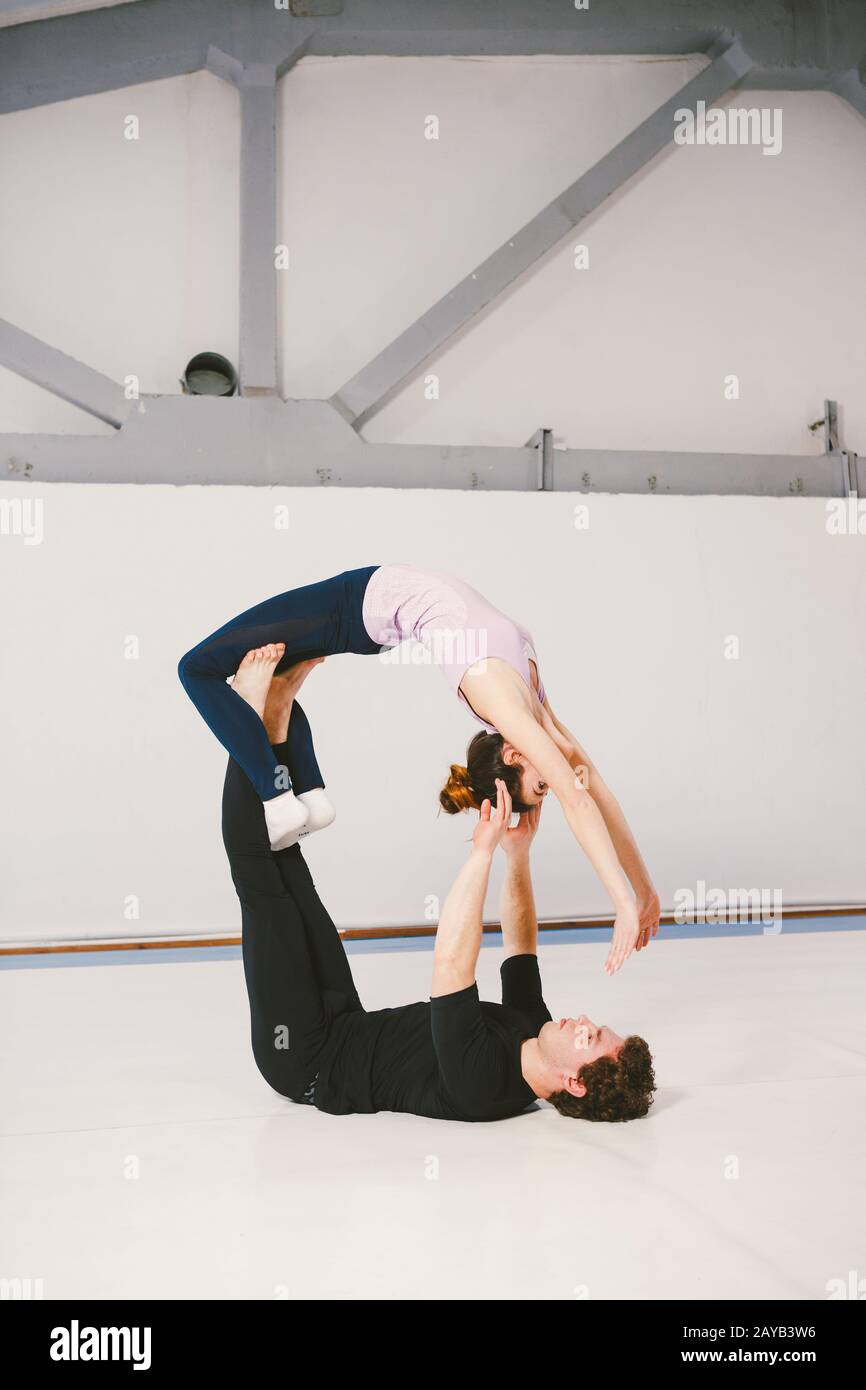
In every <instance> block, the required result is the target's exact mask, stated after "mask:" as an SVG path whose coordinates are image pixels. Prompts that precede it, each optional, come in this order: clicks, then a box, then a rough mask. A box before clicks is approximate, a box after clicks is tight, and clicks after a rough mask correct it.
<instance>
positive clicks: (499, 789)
mask: <svg viewBox="0 0 866 1390" xmlns="http://www.w3.org/2000/svg"><path fill="white" fill-rule="evenodd" d="M510 820H511V797H510V796H509V795H508V788H507V787H506V785H505V783H504V782H503V781H502V779H501V778H499V777H497V778H496V806H495V807H494V808H491V805H490V802H489V801H484V802H483V803H482V806H481V810H480V811H479V812H478V824H477V825H476V827H475V832H474V834H473V836H472V844H473V845H474V847H475V848H476V849H480V850H483V851H484V853H485V854H492V853H493V851H494V850H495V849H496V846H497V845H498V844H499V843H500V842H501V840H502V837H503V835H504V834H505V832H506V830H507V829H508V824H509V822H510Z"/></svg>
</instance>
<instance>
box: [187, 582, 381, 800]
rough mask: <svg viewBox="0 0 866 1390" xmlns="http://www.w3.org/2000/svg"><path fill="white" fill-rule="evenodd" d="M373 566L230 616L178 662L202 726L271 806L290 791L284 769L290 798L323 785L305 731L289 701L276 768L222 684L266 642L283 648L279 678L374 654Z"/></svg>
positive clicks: (250, 720) (249, 716)
mask: <svg viewBox="0 0 866 1390" xmlns="http://www.w3.org/2000/svg"><path fill="white" fill-rule="evenodd" d="M378 568H379V566H378V565H366V566H365V567H364V568H363V569H356V570H344V572H343V573H342V574H337V575H334V577H333V578H332V579H323V580H321V581H320V582H319V583H318V584H305V585H304V586H303V587H302V588H300V589H290V590H289V591H288V592H287V593H285V594H277V596H276V598H270V599H267V600H266V602H265V603H259V604H257V605H256V607H255V608H248V609H247V611H246V612H245V613H241V614H239V615H238V617H237V618H232V620H231V622H229V623H226V624H225V626H224V627H221V628H218V629H217V631H216V632H212V633H211V635H210V637H206V638H205V639H204V641H203V642H199V644H198V646H197V647H193V648H192V650H191V651H188V652H187V653H186V655H185V656H183V657H181V659H180V662H179V664H178V668H177V673H178V675H179V676H180V679H181V683H182V685H183V688H184V690H185V691H186V693H187V695H188V696H189V698H190V699H191V700H192V702H193V704H194V705H195V707H196V709H197V710H198V712H199V714H200V715H201V717H202V718H203V719H204V721H205V723H206V724H207V725H208V728H210V729H211V731H212V732H213V733H214V734H216V736H217V738H218V739H219V741H220V743H221V744H222V745H223V747H224V748H225V749H226V750H227V752H228V753H229V754H230V755H231V757H233V758H234V760H235V761H236V762H237V763H238V764H239V765H240V767H241V768H243V770H244V772H245V773H246V775H247V777H248V778H249V780H250V782H251V783H252V784H253V786H254V787H255V789H256V792H257V793H258V795H259V796H260V797H261V799H262V801H271V800H272V799H273V798H274V797H275V796H280V795H281V794H282V793H283V792H285V791H288V790H289V788H288V787H287V786H286V771H285V768H286V767H288V771H289V776H290V777H291V789H292V790H293V791H294V792H296V793H301V792H305V791H310V789H311V788H312V787H322V786H324V782H323V780H322V774H321V771H320V769H319V765H318V763H317V761H316V754H315V750H314V748H313V738H312V734H311V733H310V726H309V724H308V722H307V718H306V715H305V714H304V712H303V710H302V709H301V708H300V706H299V705H298V703H297V701H295V702H294V703H293V705H292V713H291V716H290V720H289V734H288V739H287V743H286V745H283V747H284V749H285V752H286V758H287V762H286V764H285V765H282V764H275V762H274V754H273V750H272V748H271V745H270V743H269V742H268V736H267V734H266V733H265V726H264V724H263V723H262V721H261V719H260V718H259V716H258V715H257V714H256V712H255V710H254V709H253V708H252V706H251V705H248V704H247V702H246V700H243V699H242V698H241V696H240V695H238V694H237V693H236V691H234V690H232V688H231V686H230V685H227V684H226V678H227V677H228V676H232V675H234V673H235V671H236V670H237V669H238V666H239V665H240V663H241V661H242V659H243V657H244V656H245V655H246V653H247V652H248V651H251V650H252V648H253V647H264V646H266V645H267V643H269V642H285V644H286V650H285V655H284V656H283V657H282V659H281V660H280V663H279V665H278V666H277V672H278V673H279V672H281V671H285V670H287V669H288V667H289V666H294V665H295V664H296V663H297V662H299V661H306V660H307V659H308V658H310V657H314V656H333V655H334V654H335V653H337V652H355V653H357V654H359V655H361V656H373V655H375V654H376V653H377V652H379V651H380V650H381V648H380V646H379V644H378V643H377V642H373V641H372V640H371V638H370V637H369V636H368V634H367V630H366V628H365V627H364V621H363V617H362V606H363V602H364V593H365V591H366V588H367V584H368V583H369V581H370V576H371V575H372V574H374V573H375V572H376V570H377V569H378Z"/></svg>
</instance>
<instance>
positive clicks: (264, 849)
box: [222, 744, 362, 1101]
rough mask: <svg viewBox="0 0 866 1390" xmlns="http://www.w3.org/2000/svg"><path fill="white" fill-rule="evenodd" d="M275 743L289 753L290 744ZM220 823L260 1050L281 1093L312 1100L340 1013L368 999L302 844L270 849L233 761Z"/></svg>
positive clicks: (256, 800) (262, 1067) (252, 796)
mask: <svg viewBox="0 0 866 1390" xmlns="http://www.w3.org/2000/svg"><path fill="white" fill-rule="evenodd" d="M273 751H274V754H275V756H276V757H277V759H278V760H280V761H286V759H287V757H288V750H287V747H286V745H285V744H276V745H274V748H273ZM222 828H223V843H224V844H225V847H226V853H227V854H228V858H229V864H230V866H231V874H232V880H233V882H234V885H235V888H236V889H237V894H238V897H239V899H240V903H241V918H242V923H243V959H244V976H245V978H246V984H247V994H248V995H249V1001H250V1021H251V1028H252V1044H253V1056H254V1057H255V1059H256V1065H257V1066H258V1069H259V1071H260V1072H261V1074H262V1076H263V1077H264V1078H265V1080H266V1081H267V1082H268V1084H269V1085H270V1086H272V1087H273V1088H274V1090H275V1091H279V1093H280V1095H283V1096H288V1097H289V1098H290V1099H291V1100H296V1101H302V1100H304V1099H307V1100H309V1098H310V1096H309V1087H310V1083H311V1082H312V1081H313V1079H314V1077H315V1075H316V1072H317V1070H318V1059H319V1057H320V1056H321V1054H322V1050H323V1048H324V1046H325V1044H326V1043H327V1041H328V1036H329V1033H330V1030H331V1025H332V1023H333V1021H334V1019H335V1017H336V1016H337V1015H338V1014H341V1013H345V1012H347V1011H350V1010H355V1009H361V1007H362V1006H361V1001H360V999H359V998H358V993H357V990H356V989H355V983H354V981H353V979H352V971H351V969H350V967H349V961H348V959H347V957H346V952H345V950H344V949H343V943H342V941H341V940H340V936H339V934H338V932H337V928H336V927H335V926H334V923H333V922H332V920H331V918H330V916H329V915H328V912H327V910H326V908H325V907H324V905H323V904H322V902H321V900H320V898H319V895H318V893H317V892H316V889H315V885H314V883H313V880H312V877H311V876H310V871H309V869H308V868H307V865H306V863H305V862H304V858H303V855H302V854H301V849H300V846H299V845H292V846H291V848H289V849H281V850H277V851H273V850H272V849H271V847H270V842H269V840H268V832H267V827H266V825H265V813H264V807H263V805H262V801H261V798H260V796H259V795H258V794H257V792H256V789H255V788H254V787H253V785H252V783H251V782H250V780H249V778H248V777H247V775H246V773H244V772H243V771H242V770H241V768H240V767H239V765H238V764H237V763H236V762H235V761H234V760H233V759H231V760H230V761H229V765H228V768H227V770H226V778H225V785H224V787H223V805H222Z"/></svg>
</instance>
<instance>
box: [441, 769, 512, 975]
mask: <svg viewBox="0 0 866 1390" xmlns="http://www.w3.org/2000/svg"><path fill="white" fill-rule="evenodd" d="M496 790H497V795H496V809H495V810H492V809H491V806H490V802H489V801H485V802H484V805H483V806H482V807H481V810H480V811H479V813H478V824H477V826H476V827H475V833H474V835H473V836H472V851H471V853H470V855H469V858H468V859H467V861H466V863H465V864H464V865H463V868H462V869H461V870H460V872H459V874H458V875H457V877H456V879H455V880H454V883H453V884H452V887H451V891H450V893H449V894H448V897H447V898H446V899H445V906H444V907H443V909H442V915H441V917H440V918H439V926H438V927H437V929H436V949H435V951H434V953H433V984H432V986H431V989H430V997H431V998H432V999H435V998H437V997H438V996H439V995H442V994H454V993H455V992H456V991H457V990H461V989H466V988H468V986H469V985H471V984H474V983H475V968H476V966H477V964H478V952H479V951H480V950H481V930H482V927H481V922H482V913H483V911H484V899H485V897H486V895H487V884H488V882H489V879H490V865H491V864H492V862H493V851H494V850H495V849H496V846H497V845H498V844H499V842H500V840H501V839H502V836H503V835H504V833H505V831H506V830H507V829H508V822H509V821H510V819H511V797H510V796H509V795H508V789H507V787H506V786H505V783H504V782H501V781H497V783H496Z"/></svg>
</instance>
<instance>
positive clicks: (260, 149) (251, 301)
mask: <svg viewBox="0 0 866 1390" xmlns="http://www.w3.org/2000/svg"><path fill="white" fill-rule="evenodd" d="M238 85H239V88H240V98H241V157H240V180H239V182H240V229H241V265H240V386H241V395H242V396H264V395H275V394H276V390H277V271H276V264H275V259H274V257H275V250H276V239H277V231H276V228H277V196H276V143H277V134H276V129H277V128H276V101H277V71H276V68H275V67H274V66H272V65H269V64H265V63H254V64H251V65H250V66H248V67H245V68H244V69H243V72H242V74H241V76H240V81H239V84H238Z"/></svg>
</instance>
